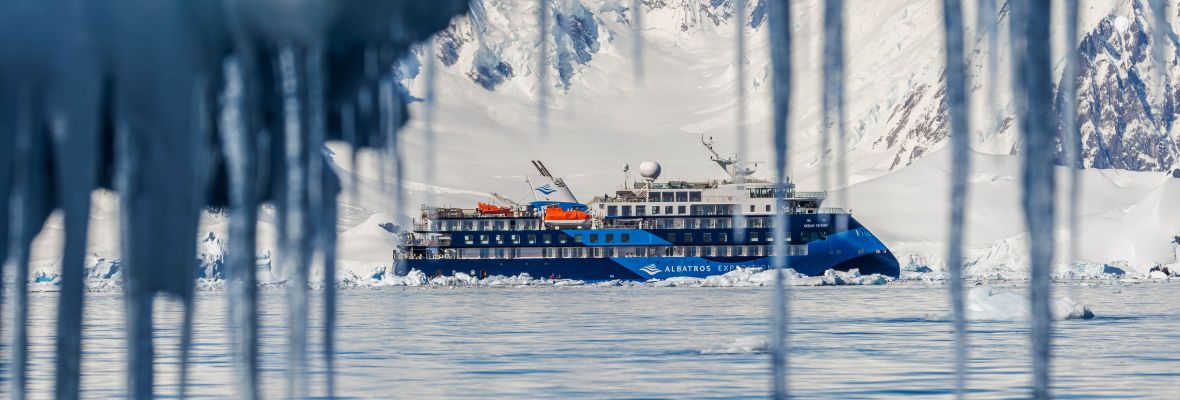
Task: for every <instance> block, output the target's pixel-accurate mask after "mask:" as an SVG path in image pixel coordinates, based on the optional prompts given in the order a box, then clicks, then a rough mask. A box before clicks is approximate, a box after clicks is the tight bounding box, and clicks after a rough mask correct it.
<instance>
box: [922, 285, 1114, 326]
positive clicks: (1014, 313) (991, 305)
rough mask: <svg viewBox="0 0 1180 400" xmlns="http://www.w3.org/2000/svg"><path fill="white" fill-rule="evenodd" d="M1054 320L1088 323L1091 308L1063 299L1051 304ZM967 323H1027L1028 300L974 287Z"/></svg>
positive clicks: (938, 317)
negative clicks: (1081, 320) (1082, 320)
mask: <svg viewBox="0 0 1180 400" xmlns="http://www.w3.org/2000/svg"><path fill="white" fill-rule="evenodd" d="M1052 307H1053V318H1054V319H1058V320H1065V319H1091V318H1094V312H1093V311H1092V310H1091V309H1090V305H1088V304H1084V303H1081V302H1079V301H1077V300H1075V299H1073V298H1070V297H1064V298H1059V299H1056V300H1054V301H1053V303H1052ZM948 317H949V316H948V315H947V314H940V315H927V319H932V320H946V319H948ZM967 319H969V320H972V321H1026V320H1028V319H1029V300H1028V297H1027V296H1025V295H1023V294H1020V293H1016V292H1011V291H1002V290H996V289H995V288H993V287H991V286H976V287H973V288H971V291H970V292H968V293H967Z"/></svg>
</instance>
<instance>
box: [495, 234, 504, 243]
mask: <svg viewBox="0 0 1180 400" xmlns="http://www.w3.org/2000/svg"><path fill="white" fill-rule="evenodd" d="M501 243H504V236H503V235H496V244H501Z"/></svg>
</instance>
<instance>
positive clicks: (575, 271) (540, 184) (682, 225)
mask: <svg viewBox="0 0 1180 400" xmlns="http://www.w3.org/2000/svg"><path fill="white" fill-rule="evenodd" d="M702 143H703V144H704V145H705V147H706V148H708V150H709V152H710V153H712V157H711V160H712V161H713V162H715V163H717V164H718V165H719V166H721V168H723V169H724V170H725V172H726V173H727V174H728V175H729V177H730V179H728V180H721V181H717V180H713V181H701V182H688V181H666V182H660V181H658V180H657V179H658V178H659V175H660V165H659V164H657V163H655V162H652V161H645V162H643V164H641V165H640V168H639V169H640V171H639V172H640V175H642V177H643V178H644V179H643V180H641V181H638V182H635V183H634V184H633V185H624V187H623V188H621V189H619V190H617V191H616V192H615V194H614V195H606V196H602V197H595V198H594V199H593V200H591V201H589V202H587V203H580V202H578V201H577V199H576V198H575V197H574V195H573V193H572V192H571V191H570V189H569V187H568V186H566V184H565V182H564V181H563V180H562V179H560V178H557V177H554V176H553V175H552V174H550V172H549V170H548V169H547V168H546V167H545V165H544V164H542V163H541V162H540V161H533V167H535V168H536V170H537V174H535V175H526V176H525V178H526V181H527V182H528V184H529V186H530V188H531V189H532V195H533V199H534V201H532V202H530V203H528V204H516V203H515V202H513V201H511V200H510V199H508V198H505V197H503V196H498V195H496V196H495V197H496V201H494V202H493V203H498V204H488V203H479V204H477V206H476V207H475V208H443V207H427V206H423V207H422V213H421V216H420V217H419V218H417V219H415V221H414V222H413V225H412V230H407V231H403V232H401V233H400V234H399V244H398V249H397V251H396V252H395V254H394V258H395V263H396V270H397V272H398V273H399V274H405V273H407V272H408V271H410V270H411V269H417V270H419V271H422V272H424V273H426V274H428V275H432V274H433V275H453V274H455V273H458V272H461V273H465V274H470V275H472V276H475V277H479V278H485V277H488V276H493V275H504V276H514V275H519V274H522V273H528V274H529V275H531V276H533V277H538V278H565V279H579V280H588V281H601V280H613V279H623V280H648V279H666V278H671V277H680V276H687V277H706V276H710V275H719V274H724V273H726V272H729V271H731V270H733V269H736V268H738V267H755V268H770V267H771V265H772V262H773V260H772V258H773V255H774V244H775V243H774V242H775V241H776V240H787V241H788V243H787V247H786V248H787V259H788V260H787V262H788V266H789V267H790V268H792V269H794V270H795V271H797V272H800V273H803V274H807V275H821V274H823V273H824V271H826V270H828V269H836V270H843V271H846V270H851V269H859V270H860V272H861V273H862V274H873V273H879V274H882V275H888V276H893V277H896V276H897V275H898V274H899V272H900V268H899V266H898V262H897V259H896V258H895V257H894V256H893V254H892V253H890V251H889V249H888V248H886V246H885V244H883V243H882V242H881V241H880V240H878V239H877V238H876V237H875V236H873V234H872V232H869V230H868V229H867V228H865V227H864V226H862V225H861V224H860V223H859V222H857V221H856V219H855V218H853V217H852V216H851V215H849V213H847V212H846V211H845V210H842V209H837V208H824V207H822V204H823V201H824V198H825V197H826V195H825V193H822V192H801V191H796V190H795V186H794V184H792V183H788V184H787V185H786V186H785V193H784V195H785V199H784V204H785V210H784V211H783V212H786V213H787V218H788V225H787V234H786V235H785V237H784V238H781V239H780V238H776V237H775V236H774V233H773V231H774V229H773V225H774V220H775V218H774V213H775V212H777V211H776V207H775V205H774V203H775V199H776V197H778V196H776V195H777V193H776V190H775V184H774V183H772V182H766V181H762V180H757V179H752V178H750V174H751V173H752V172H753V169H752V168H750V167H747V166H745V165H742V164H741V163H740V162H739V160H738V159H737V157H726V158H723V157H721V156H720V155H718V154H717V152H716V151H715V150H714V149H713V146H712V142H711V141H704V140H703V138H702ZM737 213H740V214H741V215H740V216H736V217H735V215H734V214H737ZM735 221H737V222H738V223H740V224H741V225H742V226H741V227H740V229H735V226H734V223H735Z"/></svg>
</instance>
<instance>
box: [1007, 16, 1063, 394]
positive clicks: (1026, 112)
mask: <svg viewBox="0 0 1180 400" xmlns="http://www.w3.org/2000/svg"><path fill="white" fill-rule="evenodd" d="M1009 7H1011V11H1012V12H1011V16H1012V29H1013V30H1012V37H1013V46H1012V49H1013V53H1014V54H1013V62H1014V64H1013V66H1014V67H1015V71H1013V75H1014V76H1015V79H1013V83H1014V85H1013V86H1014V90H1013V93H1014V94H1015V96H1016V100H1017V107H1016V110H1017V120H1018V122H1019V125H1020V132H1021V139H1022V143H1021V153H1022V155H1023V157H1022V158H1023V164H1024V166H1023V169H1024V179H1023V186H1024V198H1023V207H1024V215H1025V224H1026V227H1027V229H1028V232H1029V261H1030V265H1029V269H1030V270H1031V279H1030V293H1029V297H1030V302H1031V314H1032V335H1031V336H1032V338H1031V339H1032V355H1033V392H1032V397H1033V398H1036V399H1047V398H1050V397H1051V396H1050V394H1049V387H1050V383H1049V381H1050V376H1049V373H1050V339H1051V333H1052V328H1053V325H1052V324H1053V320H1052V315H1051V309H1050V303H1049V299H1050V298H1051V297H1050V296H1051V293H1050V291H1051V286H1050V280H1049V276H1050V273H1051V272H1052V271H1051V269H1052V266H1053V244H1054V241H1053V224H1054V220H1053V218H1054V214H1053V212H1054V210H1053V208H1054V205H1053V200H1054V199H1053V193H1054V191H1055V179H1054V175H1053V173H1054V171H1053V170H1054V154H1055V153H1056V146H1055V144H1056V143H1055V141H1054V139H1055V138H1056V125H1055V121H1056V119H1055V118H1054V115H1053V108H1052V105H1053V103H1052V96H1053V88H1052V86H1051V79H1052V69H1051V68H1052V64H1051V58H1050V51H1049V26H1050V24H1049V16H1050V5H1049V3H1048V2H1029V3H1023V2H1014V3H1010V4H1009Z"/></svg>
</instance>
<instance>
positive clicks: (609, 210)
mask: <svg viewBox="0 0 1180 400" xmlns="http://www.w3.org/2000/svg"><path fill="white" fill-rule="evenodd" d="M606 215H607V216H609V217H613V216H616V215H619V206H607V207H606Z"/></svg>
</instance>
